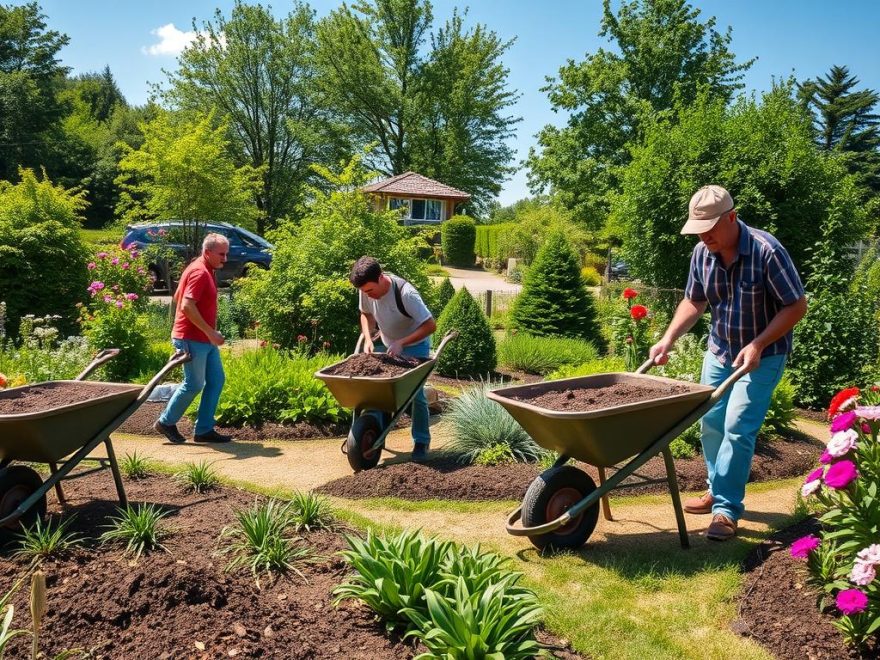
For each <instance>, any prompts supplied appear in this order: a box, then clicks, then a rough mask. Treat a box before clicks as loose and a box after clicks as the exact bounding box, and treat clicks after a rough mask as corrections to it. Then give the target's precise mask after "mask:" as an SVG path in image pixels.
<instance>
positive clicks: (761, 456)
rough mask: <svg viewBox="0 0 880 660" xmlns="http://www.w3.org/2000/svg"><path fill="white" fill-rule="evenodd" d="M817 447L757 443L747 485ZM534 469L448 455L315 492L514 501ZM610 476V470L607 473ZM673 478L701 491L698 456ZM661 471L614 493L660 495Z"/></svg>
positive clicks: (805, 461) (810, 458) (787, 470)
mask: <svg viewBox="0 0 880 660" xmlns="http://www.w3.org/2000/svg"><path fill="white" fill-rule="evenodd" d="M821 453H822V446H821V445H820V444H819V443H818V442H816V441H815V440H813V439H811V438H810V437H809V436H805V435H801V434H797V433H795V434H792V436H791V437H786V438H777V439H774V440H772V441H769V442H768V441H763V440H761V441H759V442H758V447H757V450H756V452H755V458H754V460H753V461H752V472H751V475H750V477H749V480H750V481H770V480H773V479H784V478H788V477H795V476H799V475H802V474H805V473H806V472H808V471H809V470H810V469H812V468H813V467H814V466H815V464H816V460H817V459H818V457H819V455H820V454H821ZM577 465H578V466H579V467H581V468H582V469H584V470H586V471H587V473H588V474H590V475H591V476H592V477H593V480H594V481H595V482H596V483H597V484H598V483H599V475H598V473H597V471H596V469H595V468H594V467H592V466H589V465H585V464H583V463H577ZM540 472H541V469H540V468H539V467H538V466H537V465H529V464H524V463H512V464H508V465H495V466H491V467H490V466H480V465H462V464H460V463H458V462H456V460H455V459H453V458H450V457H449V456H448V455H444V454H440V453H438V454H437V455H436V456H435V457H434V458H432V459H431V460H429V461H427V462H425V463H393V464H390V465H380V466H378V467H376V468H373V469H372V470H364V471H363V472H358V473H356V474H352V475H350V476H347V477H342V478H340V479H335V480H334V481H331V482H329V483H327V484H324V485H323V486H321V487H320V488H319V489H318V490H319V491H320V492H322V493H326V494H328V495H336V496H338V497H346V498H350V499H362V498H367V497H399V498H402V499H407V500H428V499H450V500H519V499H522V497H523V495H525V492H526V489H528V487H529V484H530V483H531V482H532V480H533V479H534V478H535V477H536V476H538V474H540ZM607 473H608V475H609V476H610V471H607ZM675 473H676V477H677V479H678V486H679V489H681V490H683V491H700V490H704V489H705V488H706V464H705V462H704V461H703V458H702V456H697V457H696V458H688V459H676V461H675ZM646 479H664V482H663V483H660V484H645V483H642V482H644V481H645V480H646ZM665 479H666V468H665V467H664V464H663V458H662V457H659V456H658V457H655V458H652V459H651V460H649V461H648V462H647V463H645V465H643V466H642V467H641V468H639V470H638V472H637V473H636V474H634V475H633V476H631V477H629V478H628V479H627V480H626V481H625V482H624V483H625V484H628V487H627V488H626V489H625V490H623V491H619V492H621V493H622V494H627V495H642V494H647V493H666V492H668V489H667V486H666V482H665Z"/></svg>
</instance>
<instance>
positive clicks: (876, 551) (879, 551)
mask: <svg viewBox="0 0 880 660" xmlns="http://www.w3.org/2000/svg"><path fill="white" fill-rule="evenodd" d="M856 556H857V557H858V560H857V561H860V562H862V563H863V564H880V543H873V544H871V545H869V546H868V547H867V548H865V549H864V550H859V554H858V555H856Z"/></svg>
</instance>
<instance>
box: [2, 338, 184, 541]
mask: <svg viewBox="0 0 880 660" xmlns="http://www.w3.org/2000/svg"><path fill="white" fill-rule="evenodd" d="M118 354H119V350H118V349H115V348H110V349H105V350H103V351H101V352H100V353H99V354H98V355H97V356H95V359H94V360H93V361H92V362H91V363H90V364H89V365H88V366H87V367H86V368H85V369H84V370H83V372H82V373H81V374H79V375H78V376H77V377H76V378H75V379H74V380H73V381H53V383H52V384H53V385H55V384H63V383H71V382H77V383H78V384H80V386H83V385H84V386H86V387H96V388H100V389H101V390H103V392H102V393H101V394H100V395H96V396H94V397H93V398H91V399H88V400H86V401H80V402H78V403H71V404H66V405H60V406H56V407H54V408H51V409H47V410H39V411H36V412H26V413H17V414H4V415H0V530H2V531H4V532H7V533H8V532H9V531H11V530H12V531H14V530H16V529H18V528H19V524H21V525H24V526H26V527H28V526H30V525H32V524H33V523H34V522H35V521H36V520H37V519H41V518H42V517H43V516H45V515H46V493H48V492H49V490H50V489H51V488H54V489H55V493H56V495H57V496H58V501H59V502H60V503H62V504H64V503H65V502H66V501H67V500H66V498H65V496H64V490H63V488H62V486H61V481H62V480H63V479H74V478H79V477H82V476H85V475H87V474H91V473H93V472H96V471H97V470H100V469H103V468H105V467H109V468H110V470H111V472H112V473H113V481H114V482H115V484H116V493H117V494H118V496H119V503H120V505H121V506H123V507H124V506H126V505H127V504H128V499H127V498H126V496H125V488H124V487H123V485H122V477H121V476H120V474H119V465H118V463H117V462H116V454H115V452H114V451H113V444H112V442H111V441H110V434H111V433H112V432H113V431H115V430H116V429H117V428H118V427H119V426H120V425H121V424H122V423H123V422H124V421H125V420H126V419H128V417H129V416H130V415H131V414H132V413H133V412H134V411H135V410H137V409H138V408H139V407H140V405H141V404H142V403H143V402H144V401H146V400H147V397H149V396H150V392H152V391H153V388H154V387H156V385H158V384H159V383H160V382H161V380H162V379H163V378H164V377H165V376H166V375H167V374H168V373H169V372H170V371H171V370H172V369H174V368H175V367H177V366H178V365H181V364H183V363H184V362H188V361H189V360H190V356H189V354H188V353H185V352H177V353H175V354H174V355H173V356H172V357H171V358H170V359H169V360H168V362H167V363H166V364H165V366H164V367H162V369H161V370H159V373H157V374H156V375H155V376H154V377H153V379H152V380H151V381H150V382H149V383H147V384H146V385H144V386H141V385H131V384H124V383H102V382H96V381H86V380H85V377H86V376H88V375H89V374H90V373H91V372H92V371H94V370H95V369H97V368H98V367H99V366H100V365H102V364H104V363H105V362H107V361H108V360H111V359H112V358H114V357H115V356H116V355H118ZM38 385H46V383H40V384H38ZM38 385H26V386H24V387H15V388H11V389H8V390H3V391H0V399H3V398H9V397H19V396H21V395H22V394H24V395H27V391H28V389H30V388H34V387H37V386H38ZM108 387H109V388H112V390H113V391H112V392H110V393H106V389H107V388H108ZM102 442H103V443H104V445H105V447H106V450H107V458H106V459H97V462H98V466H97V467H95V468H93V469H90V470H85V471H78V472H77V473H75V474H73V475H70V471H71V470H72V469H73V468H75V467H76V466H77V465H79V464H80V463H82V462H83V461H84V460H87V459H86V456H88V455H89V454H90V453H91V452H92V451H93V450H94V449H95V448H96V447H97V446H98V445H99V444H100V443H102ZM71 454H72V456H71ZM65 457H69V458H66V460H65ZM15 461H26V462H29V463H48V465H49V471H50V476H49V478H48V479H46V481H45V482H44V481H43V480H42V478H41V477H40V475H39V474H38V473H37V472H36V470H34V469H33V468H31V467H29V466H27V465H15V464H13V463H14V462H15Z"/></svg>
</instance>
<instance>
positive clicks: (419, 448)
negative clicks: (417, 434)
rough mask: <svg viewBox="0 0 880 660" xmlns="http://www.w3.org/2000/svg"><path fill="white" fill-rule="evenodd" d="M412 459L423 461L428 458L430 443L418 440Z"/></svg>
mask: <svg viewBox="0 0 880 660" xmlns="http://www.w3.org/2000/svg"><path fill="white" fill-rule="evenodd" d="M412 460H414V461H418V462H422V461H427V460H428V445H426V444H423V443H421V442H417V443H416V444H415V445H414V446H413V450H412Z"/></svg>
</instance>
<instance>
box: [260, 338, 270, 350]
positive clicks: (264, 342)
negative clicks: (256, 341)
mask: <svg viewBox="0 0 880 660" xmlns="http://www.w3.org/2000/svg"><path fill="white" fill-rule="evenodd" d="M268 345H269V342H267V341H266V340H265V339H261V340H260V348H266V346H268Z"/></svg>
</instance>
